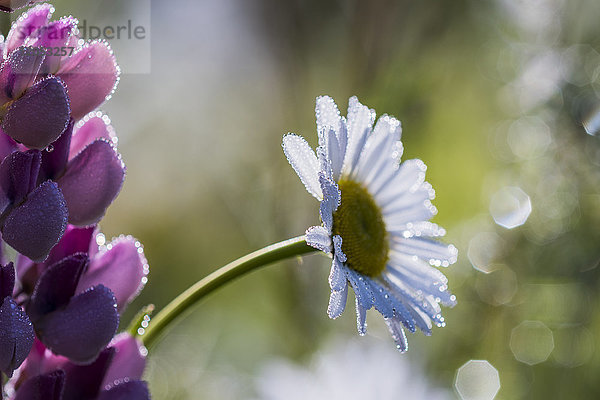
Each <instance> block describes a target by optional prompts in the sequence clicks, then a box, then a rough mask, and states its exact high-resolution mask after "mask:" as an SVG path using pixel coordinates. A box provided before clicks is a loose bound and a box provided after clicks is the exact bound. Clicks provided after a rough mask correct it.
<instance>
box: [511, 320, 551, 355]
mask: <svg viewBox="0 0 600 400" xmlns="http://www.w3.org/2000/svg"><path fill="white" fill-rule="evenodd" d="M553 349H554V335H553V334H552V331H551V330H550V329H549V328H548V327H547V326H546V325H545V324H544V323H543V322H541V321H523V322H521V323H520V324H519V325H518V326H516V327H515V328H514V329H513V330H512V332H511V335H510V350H511V351H512V353H513V355H514V356H515V358H516V359H517V360H518V361H520V362H522V363H525V364H528V365H535V364H539V363H541V362H544V361H546V360H547V359H548V356H550V353H552V350H553Z"/></svg>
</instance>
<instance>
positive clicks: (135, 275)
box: [77, 236, 148, 311]
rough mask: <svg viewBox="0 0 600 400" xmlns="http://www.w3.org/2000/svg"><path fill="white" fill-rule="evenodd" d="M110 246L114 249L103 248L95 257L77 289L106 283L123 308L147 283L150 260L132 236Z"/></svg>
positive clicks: (78, 290)
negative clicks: (147, 259) (148, 260)
mask: <svg viewBox="0 0 600 400" xmlns="http://www.w3.org/2000/svg"><path fill="white" fill-rule="evenodd" d="M109 247H110V250H104V251H101V252H100V253H98V254H97V255H96V256H95V257H94V258H93V259H92V261H91V262H90V267H89V268H88V270H87V271H86V273H85V274H84V275H83V276H82V277H81V280H80V281H79V286H78V287H77V292H82V291H84V290H85V289H87V288H89V287H92V286H95V285H97V284H103V285H104V286H107V287H109V288H110V289H111V290H112V291H113V293H114V294H115V297H116V298H117V305H118V307H119V311H122V310H123V309H124V308H125V306H126V305H127V304H129V303H130V302H131V301H132V300H133V299H134V298H135V297H136V296H137V295H138V294H139V292H140V291H141V290H142V288H143V287H144V284H145V283H146V280H147V279H146V275H148V262H147V261H146V257H144V250H143V247H142V246H141V244H140V242H139V241H137V240H136V239H135V238H133V237H131V236H126V237H125V236H123V237H120V238H118V239H115V240H114V241H113V242H112V243H111V244H110V246H109Z"/></svg>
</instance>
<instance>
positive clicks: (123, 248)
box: [16, 225, 149, 312]
mask: <svg viewBox="0 0 600 400" xmlns="http://www.w3.org/2000/svg"><path fill="white" fill-rule="evenodd" d="M104 241H105V239H104V235H103V234H102V233H100V232H99V231H98V228H97V227H93V226H92V227H86V228H78V227H75V226H73V225H68V226H67V229H66V231H65V234H64V235H63V237H62V239H61V240H60V242H59V243H58V244H57V245H56V246H55V247H54V248H53V249H52V251H51V252H50V254H49V256H48V259H47V260H46V261H45V262H42V263H35V262H33V261H32V260H30V259H28V258H27V257H25V256H19V257H18V258H17V263H16V270H17V277H18V278H19V279H20V281H21V283H22V285H23V288H24V290H25V291H26V292H33V291H34V287H35V285H36V284H37V281H38V280H39V279H40V277H41V276H42V275H43V274H44V273H45V272H46V271H47V270H48V269H49V268H50V267H51V265H53V264H55V263H57V262H59V261H60V260H64V259H65V258H68V257H72V256H74V255H76V254H82V253H87V257H88V258H89V265H88V266H87V269H86V270H85V271H84V272H83V274H82V275H81V276H80V277H79V279H80V280H79V282H78V284H77V289H76V291H77V292H82V291H84V290H86V289H87V288H90V287H93V286H95V285H99V284H102V285H104V286H106V287H109V288H110V289H111V291H112V292H113V293H114V295H115V297H116V301H117V308H118V310H119V311H120V312H122V311H123V310H124V309H125V307H126V306H127V304H129V303H130V302H131V301H133V299H134V298H135V297H136V296H137V295H138V294H139V293H140V291H141V290H142V289H143V287H144V285H145V284H146V282H147V280H148V278H147V275H148V271H149V267H148V262H147V260H146V257H145V256H144V248H143V246H142V244H141V243H140V242H139V241H138V240H137V239H135V238H134V237H132V236H129V235H128V236H125V235H121V236H119V237H118V238H115V239H113V240H112V241H111V242H110V243H108V244H104Z"/></svg>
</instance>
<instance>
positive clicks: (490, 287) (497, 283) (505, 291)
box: [475, 264, 519, 306]
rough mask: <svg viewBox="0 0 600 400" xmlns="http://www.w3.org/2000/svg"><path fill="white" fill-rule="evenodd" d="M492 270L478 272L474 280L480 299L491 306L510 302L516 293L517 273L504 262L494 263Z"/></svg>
mask: <svg viewBox="0 0 600 400" xmlns="http://www.w3.org/2000/svg"><path fill="white" fill-rule="evenodd" d="M494 268H495V269H494V270H493V271H492V272H491V273H489V274H486V275H483V274H480V275H479V276H478V277H477V280H476V281H475V289H476V290H477V293H478V294H479V297H480V298H481V300H483V301H485V302H486V303H488V304H491V305H493V306H500V305H503V304H507V303H510V301H511V300H512V298H513V297H514V296H515V294H517V290H518V287H519V285H518V281H517V274H515V273H514V271H513V270H512V269H510V268H509V267H507V266H506V265H504V264H496V265H494Z"/></svg>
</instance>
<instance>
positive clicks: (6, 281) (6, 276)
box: [0, 262, 15, 299]
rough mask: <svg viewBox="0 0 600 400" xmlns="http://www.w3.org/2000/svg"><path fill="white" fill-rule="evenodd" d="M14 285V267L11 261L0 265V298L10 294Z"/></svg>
mask: <svg viewBox="0 0 600 400" xmlns="http://www.w3.org/2000/svg"><path fill="white" fill-rule="evenodd" d="M14 287H15V267H14V265H13V263H12V262H9V263H8V264H6V265H0V299H3V298H5V297H10V296H12V293H13V289H14Z"/></svg>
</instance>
